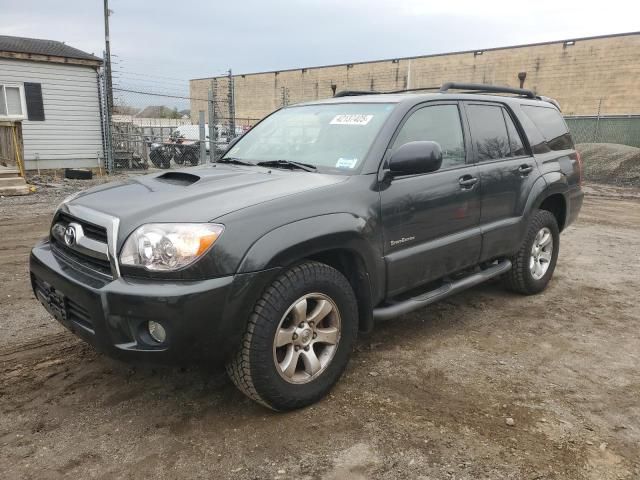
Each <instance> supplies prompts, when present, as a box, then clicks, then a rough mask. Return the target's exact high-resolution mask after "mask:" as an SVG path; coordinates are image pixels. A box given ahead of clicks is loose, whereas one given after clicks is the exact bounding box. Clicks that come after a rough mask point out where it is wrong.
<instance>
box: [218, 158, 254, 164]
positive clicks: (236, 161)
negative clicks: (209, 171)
mask: <svg viewBox="0 0 640 480" xmlns="http://www.w3.org/2000/svg"><path fill="white" fill-rule="evenodd" d="M216 163H233V164H235V165H255V163H251V162H245V161H244V160H240V159H239V158H234V157H227V158H221V159H219V160H216Z"/></svg>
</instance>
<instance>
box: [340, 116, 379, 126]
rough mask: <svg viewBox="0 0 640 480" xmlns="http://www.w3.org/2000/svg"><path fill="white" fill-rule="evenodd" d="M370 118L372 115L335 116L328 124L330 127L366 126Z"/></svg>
mask: <svg viewBox="0 0 640 480" xmlns="http://www.w3.org/2000/svg"><path fill="white" fill-rule="evenodd" d="M372 118H373V115H358V114H355V115H336V116H335V117H333V120H331V122H329V123H330V124H331V125H366V124H367V123H369V122H370V121H371V119H372Z"/></svg>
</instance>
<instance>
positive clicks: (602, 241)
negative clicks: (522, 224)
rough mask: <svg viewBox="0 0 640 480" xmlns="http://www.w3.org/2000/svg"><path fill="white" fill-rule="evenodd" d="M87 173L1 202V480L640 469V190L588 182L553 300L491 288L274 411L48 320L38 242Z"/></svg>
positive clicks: (382, 344)
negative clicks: (34, 270) (96, 345)
mask: <svg viewBox="0 0 640 480" xmlns="http://www.w3.org/2000/svg"><path fill="white" fill-rule="evenodd" d="M78 185H85V184H82V183H81V182H78V183H69V182H67V183H66V187H64V188H47V187H43V188H41V189H40V191H39V192H38V193H36V194H34V195H31V196H28V197H23V198H19V199H18V198H11V199H0V238H1V239H2V242H0V478H2V479H22V478H38V479H46V478H53V479H55V478H74V479H75V478H83V479H84V478H103V479H116V478H123V479H143V478H162V477H164V478H203V479H204V478H206V479H219V478H220V479H222V478H233V479H236V478H237V479H263V478H267V479H277V478H281V479H288V478H302V479H342V478H349V479H365V478H376V479H378V478H380V479H403V478H421V479H500V478H509V479H518V480H519V479H525V480H534V479H638V478H640V329H639V328H638V327H639V325H640V306H639V303H638V291H639V290H640V274H639V273H638V272H639V271H640V193H639V192H640V191H639V190H637V189H636V190H631V189H621V188H615V187H604V186H592V187H589V188H587V189H586V190H587V191H588V195H587V197H586V200H585V205H584V208H583V211H582V214H581V217H580V219H579V221H578V222H577V224H575V225H574V226H572V227H570V228H569V229H568V230H567V231H566V232H565V233H564V234H563V235H562V240H561V252H560V258H559V264H558V268H557V270H556V274H555V277H554V279H553V281H552V283H551V284H550V287H549V288H548V290H547V291H545V292H544V293H543V294H541V295H537V296H533V297H522V296H518V295H514V294H510V293H506V292H505V291H504V290H503V289H502V288H501V287H500V285H499V284H498V283H492V284H488V285H483V286H480V287H478V288H474V289H472V290H469V291H467V292H464V293H462V294H460V295H458V296H456V297H452V298H450V299H448V300H446V301H443V302H440V303H438V304H436V305H433V306H431V307H429V308H428V309H425V310H422V311H418V312H415V313H413V314H410V315H406V316H404V317H402V318H400V319H397V320H395V321H391V322H387V323H384V324H380V325H378V327H377V329H376V331H375V332H374V333H373V334H372V335H371V336H369V337H367V338H362V339H361V340H360V342H359V344H358V348H357V351H356V352H355V353H354V355H353V357H352V361H351V363H350V366H349V368H348V370H347V372H346V374H345V375H344V377H343V378H342V380H341V381H340V383H339V384H338V385H337V386H336V387H335V388H334V390H333V391H332V393H331V394H330V395H329V397H328V398H326V399H325V400H323V401H321V402H320V403H318V404H317V405H315V406H313V407H310V408H307V409H304V410H301V411H297V412H293V413H288V414H275V413H271V412H269V411H267V410H265V409H264V408H262V407H260V406H258V405H256V404H254V403H252V402H250V401H249V400H247V399H245V398H244V397H243V396H242V395H241V394H240V393H238V392H237V391H236V390H235V389H234V388H233V386H231V385H230V384H229V383H228V382H226V381H225V380H224V377H223V376H221V375H220V374H216V373H212V372H211V371H207V370H206V369H204V368H191V369H188V370H184V369H150V368H132V367H129V366H127V365H123V364H119V363H116V362H114V361H112V360H109V359H107V358H104V357H103V356H100V355H98V354H96V353H94V351H93V350H92V349H91V348H89V347H87V346H85V345H84V344H83V343H82V342H81V341H79V340H77V339H76V338H75V337H74V336H73V335H72V334H70V333H68V332H67V331H66V330H64V329H63V328H62V327H60V326H59V325H58V324H57V323H56V322H55V321H54V320H52V319H51V318H49V316H48V315H47V314H46V313H45V311H44V309H43V308H42V307H41V306H40V305H39V304H38V302H37V301H36V300H35V299H34V298H33V295H32V293H31V290H30V288H29V282H28V269H27V260H28V252H29V249H30V247H31V246H32V245H33V244H34V243H35V242H36V240H37V239H38V238H40V237H42V236H44V235H45V234H46V232H47V228H48V225H49V222H50V217H51V214H52V212H53V210H54V208H55V205H56V203H57V201H59V200H60V199H61V197H63V196H64V195H65V194H68V193H69V192H70V191H73V190H74V189H77V188H78ZM507 418H511V419H513V421H514V424H513V425H508V424H507Z"/></svg>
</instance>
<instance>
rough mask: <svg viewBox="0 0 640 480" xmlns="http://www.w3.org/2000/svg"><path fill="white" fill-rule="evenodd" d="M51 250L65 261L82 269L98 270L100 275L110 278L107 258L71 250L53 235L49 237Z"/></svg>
mask: <svg viewBox="0 0 640 480" xmlns="http://www.w3.org/2000/svg"><path fill="white" fill-rule="evenodd" d="M51 250H52V251H53V253H54V254H55V255H56V256H57V257H59V258H62V259H63V260H65V261H66V262H67V263H72V264H74V265H76V266H79V267H80V268H81V269H82V270H90V271H93V272H98V273H100V274H101V275H104V276H106V277H109V278H112V273H111V263H110V262H109V260H107V259H104V260H103V259H101V258H95V257H90V256H89V255H83V254H82V253H80V252H76V251H75V250H71V249H70V248H69V247H67V246H66V245H65V244H63V243H60V242H58V241H57V240H56V239H55V238H54V237H53V236H52V237H51Z"/></svg>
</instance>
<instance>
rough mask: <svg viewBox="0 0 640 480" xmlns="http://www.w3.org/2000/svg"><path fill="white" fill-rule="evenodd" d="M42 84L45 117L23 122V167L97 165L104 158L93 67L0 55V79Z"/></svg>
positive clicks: (2, 80)
mask: <svg viewBox="0 0 640 480" xmlns="http://www.w3.org/2000/svg"><path fill="white" fill-rule="evenodd" d="M24 82H34V83H40V84H41V85H42V100H43V104H44V115H45V120H44V121H34V122H31V121H29V120H24V121H23V122H22V134H23V142H24V159H25V167H26V168H27V169H35V168H41V169H49V168H61V167H97V166H98V157H100V158H102V157H103V147H102V127H101V123H100V103H99V97H98V83H97V76H96V70H95V69H94V68H93V67H90V66H82V65H67V64H61V63H46V62H32V61H27V60H13V59H5V58H0V83H11V84H22V83H24Z"/></svg>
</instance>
